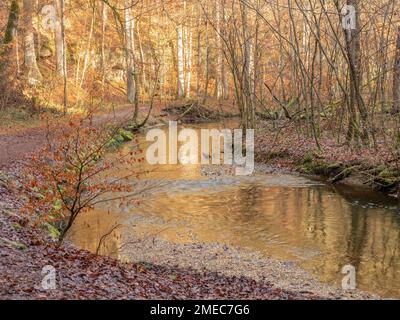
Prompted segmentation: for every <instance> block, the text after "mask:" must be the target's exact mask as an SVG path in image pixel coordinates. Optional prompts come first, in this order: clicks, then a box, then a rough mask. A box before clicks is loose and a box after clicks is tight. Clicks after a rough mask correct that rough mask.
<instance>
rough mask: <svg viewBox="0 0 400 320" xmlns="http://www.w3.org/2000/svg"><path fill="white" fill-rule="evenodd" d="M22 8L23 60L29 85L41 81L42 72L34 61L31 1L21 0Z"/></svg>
mask: <svg viewBox="0 0 400 320" xmlns="http://www.w3.org/2000/svg"><path fill="white" fill-rule="evenodd" d="M23 8H24V61H25V68H26V78H27V81H28V84H29V85H31V86H34V85H37V84H39V83H40V82H41V81H42V78H43V77H42V74H41V73H40V70H39V67H38V65H37V61H36V51H35V37H34V34H33V24H32V14H33V3H32V1H31V0H23Z"/></svg>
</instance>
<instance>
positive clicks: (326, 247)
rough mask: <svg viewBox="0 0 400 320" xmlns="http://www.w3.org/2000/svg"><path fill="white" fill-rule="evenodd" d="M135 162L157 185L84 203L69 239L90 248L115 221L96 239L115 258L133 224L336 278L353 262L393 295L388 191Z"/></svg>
mask: <svg viewBox="0 0 400 320" xmlns="http://www.w3.org/2000/svg"><path fill="white" fill-rule="evenodd" d="M213 126H214V127H215V126H217V125H213ZM130 147H131V146H130V145H129V144H128V145H126V146H125V147H124V148H125V149H127V150H129V148H130ZM141 169H142V170H143V171H146V170H148V171H149V172H147V173H146V174H144V175H143V177H141V179H140V182H138V183H139V186H138V187H140V185H148V184H150V183H154V184H155V185H156V187H155V188H154V189H153V190H152V191H151V192H150V193H148V194H147V196H146V197H145V198H144V199H142V200H141V202H140V204H138V205H136V206H128V205H127V206H120V205H119V203H107V204H104V205H102V207H101V208H96V210H93V211H92V212H89V213H85V214H84V215H82V217H81V218H80V219H79V220H78V221H77V224H76V226H75V227H74V229H73V230H72V232H71V236H70V238H71V240H72V241H74V242H75V243H76V244H77V245H78V246H80V247H82V248H85V249H88V250H91V251H96V248H97V246H98V243H99V241H100V238H101V237H102V236H103V235H104V234H106V233H107V232H108V231H109V230H111V229H112V226H115V225H116V224H117V223H118V224H121V225H122V226H124V227H123V228H118V229H116V230H115V231H114V232H113V233H112V234H111V235H110V237H108V238H107V242H105V243H104V246H103V247H102V253H104V254H108V255H111V256H114V257H117V258H121V259H122V258H123V256H122V247H123V245H122V244H123V241H124V240H123V239H124V238H125V236H126V235H127V234H129V233H130V232H133V230H137V228H138V227H139V229H140V230H141V231H142V232H144V233H146V232H155V231H156V232H157V236H159V237H162V238H164V239H165V240H168V241H171V242H176V243H185V242H206V243H208V242H219V243H223V244H227V245H232V246H237V247H241V248H245V249H249V250H253V251H257V252H259V253H260V254H262V255H264V256H265V257H273V258H276V259H282V260H286V261H294V262H296V263H297V264H298V265H299V266H300V267H302V268H304V269H305V270H307V271H309V272H311V273H312V274H313V275H315V277H316V278H318V279H320V280H321V281H326V282H329V283H333V284H336V285H340V284H341V280H342V278H343V274H341V270H342V267H343V266H345V265H353V266H354V267H355V268H356V271H357V285H358V288H360V289H362V290H365V291H369V292H373V293H377V294H380V295H382V296H384V297H397V298H400V251H399V245H400V214H399V212H398V208H397V204H396V201H394V200H393V199H390V198H388V197H386V196H384V195H381V194H379V193H374V192H368V191H366V190H365V189H362V188H355V187H345V186H332V185H330V184H326V183H323V182H320V181H315V180H311V179H308V178H304V177H300V176H294V175H287V174H275V173H274V174H262V173H256V174H254V175H253V176H249V177H217V178H211V179H210V178H207V177H205V176H203V175H202V174H201V168H200V166H195V165H189V166H181V165H163V166H149V165H146V164H143V165H142V167H141ZM120 174H122V173H121V172H116V173H115V175H116V176H118V175H120ZM143 221H152V224H151V226H150V225H149V224H146V223H144V222H143Z"/></svg>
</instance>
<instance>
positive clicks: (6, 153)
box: [0, 108, 132, 170]
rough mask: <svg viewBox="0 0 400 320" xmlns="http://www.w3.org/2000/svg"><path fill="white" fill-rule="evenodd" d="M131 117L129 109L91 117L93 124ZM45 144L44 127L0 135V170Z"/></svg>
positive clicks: (119, 120) (121, 120)
mask: <svg viewBox="0 0 400 320" xmlns="http://www.w3.org/2000/svg"><path fill="white" fill-rule="evenodd" d="M131 115H132V109H131V108H124V109H121V110H116V111H115V113H108V114H99V115H95V116H94V117H93V123H94V124H99V125H100V124H104V123H105V122H107V121H117V122H120V123H122V122H124V121H127V120H129V117H130V116H131ZM45 143H46V127H45V126H41V127H36V128H29V129H25V130H21V131H19V132H16V133H12V134H2V135H0V170H1V169H5V168H9V167H11V166H12V165H13V164H14V163H15V162H16V161H18V160H21V159H23V158H24V157H26V156H28V155H30V154H32V153H33V152H35V151H37V150H40V149H41V148H42V147H43V146H44V145H45Z"/></svg>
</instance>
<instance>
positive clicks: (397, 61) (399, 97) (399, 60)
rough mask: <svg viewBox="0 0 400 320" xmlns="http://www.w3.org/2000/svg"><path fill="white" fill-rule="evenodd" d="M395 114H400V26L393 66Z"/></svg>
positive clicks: (393, 108)
mask: <svg viewBox="0 0 400 320" xmlns="http://www.w3.org/2000/svg"><path fill="white" fill-rule="evenodd" d="M392 112H393V113H399V112H400V26H399V27H398V28H397V41H396V53H395V58H394V66H393V107H392Z"/></svg>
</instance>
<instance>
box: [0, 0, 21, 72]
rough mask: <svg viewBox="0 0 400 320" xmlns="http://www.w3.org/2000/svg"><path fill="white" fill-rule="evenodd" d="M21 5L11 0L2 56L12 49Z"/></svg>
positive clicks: (1, 67) (1, 69) (0, 54)
mask: <svg viewBox="0 0 400 320" xmlns="http://www.w3.org/2000/svg"><path fill="white" fill-rule="evenodd" d="M18 17H19V6H18V2H17V1H16V0H13V1H12V2H11V7H10V13H9V15H8V22H7V27H6V31H5V34H4V38H3V41H2V44H3V45H4V49H2V50H1V51H0V58H2V57H4V56H6V55H7V54H8V52H9V50H10V45H11V43H12V42H13V40H14V38H15V36H16V32H17V26H18ZM4 67H5V63H4V61H0V73H1V72H2V71H3V70H4Z"/></svg>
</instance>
